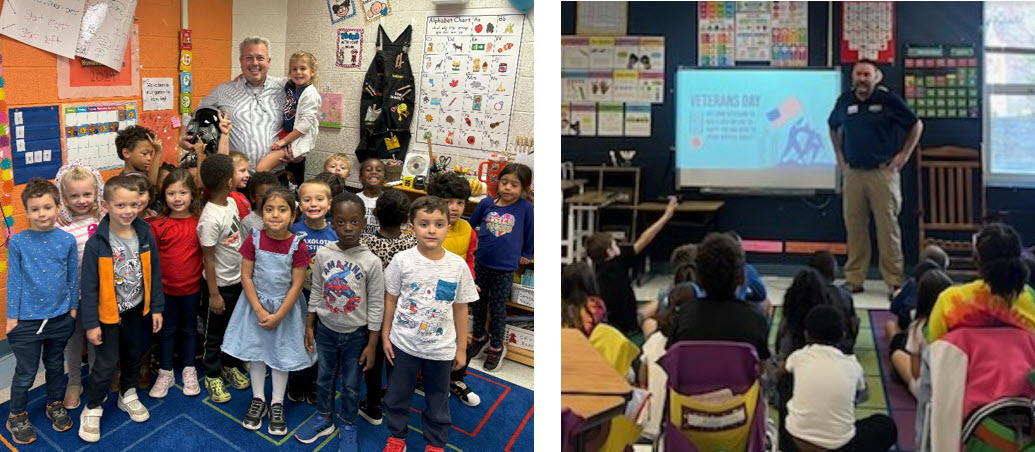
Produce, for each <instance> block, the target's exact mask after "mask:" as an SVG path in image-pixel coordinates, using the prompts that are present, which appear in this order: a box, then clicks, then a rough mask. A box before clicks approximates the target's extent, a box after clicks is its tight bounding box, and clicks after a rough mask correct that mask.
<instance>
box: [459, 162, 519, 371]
mask: <svg viewBox="0 0 1035 452" xmlns="http://www.w3.org/2000/svg"><path fill="white" fill-rule="evenodd" d="M531 186H532V169H531V168H529V167H527V166H525V165H522V164H520V163H510V164H508V165H507V166H504V167H503V170H502V171H500V178H499V188H497V193H496V194H497V197H496V198H491V197H486V198H485V199H483V200H482V201H481V202H479V203H478V207H475V208H474V212H473V213H471V220H470V221H471V227H476V228H477V227H479V226H480V228H479V229H478V250H477V251H475V254H474V259H475V264H474V274H475V275H476V276H477V280H476V281H477V283H478V288H479V289H481V294H480V298H479V299H478V302H477V303H475V304H474V306H473V310H474V331H473V332H472V334H471V343H470V345H468V347H467V359H472V358H474V357H475V356H477V355H478V353H480V352H481V351H482V348H484V347H485V345H486V344H488V345H489V349H488V350H487V351H486V353H485V364H484V366H483V368H484V369H485V370H487V371H489V372H492V371H495V370H496V369H498V368H499V366H500V363H501V362H502V361H503V357H505V356H507V348H506V347H504V345H503V332H504V327H505V326H506V324H505V317H506V315H507V299H508V298H510V288H511V285H512V284H513V282H514V270H517V268H518V265H520V264H527V263H529V262H531V259H532V251H533V249H534V248H533V246H532V225H533V224H534V223H533V221H532V202H531V201H529V200H528V199H526V198H525V196H526V195H527V194H528V193H529V192H530V189H531ZM487 317H488V318H489V321H490V323H489V331H486V330H485V321H486V318H487Z"/></svg>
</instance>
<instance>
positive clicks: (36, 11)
mask: <svg viewBox="0 0 1035 452" xmlns="http://www.w3.org/2000/svg"><path fill="white" fill-rule="evenodd" d="M47 3H49V4H51V5H52V6H53V7H44V6H43V2H39V1H36V0H4V3H3V12H2V13H0V33H2V34H4V35H6V36H10V37H11V38H13V39H14V40H16V41H21V42H24V43H26V44H28V45H30V46H33V47H36V48H38V49H41V50H45V51H47V52H51V53H55V54H58V55H60V56H63V57H65V58H72V57H74V56H75V50H76V39H77V38H78V34H79V27H80V24H81V23H82V21H83V0H78V1H76V0H53V1H50V2H47Z"/></svg>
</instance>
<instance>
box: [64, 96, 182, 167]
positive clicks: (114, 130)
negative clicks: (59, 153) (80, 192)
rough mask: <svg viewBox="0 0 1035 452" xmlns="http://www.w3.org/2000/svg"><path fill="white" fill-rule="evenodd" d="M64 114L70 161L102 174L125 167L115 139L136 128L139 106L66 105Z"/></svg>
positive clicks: (105, 104) (129, 104)
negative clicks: (123, 131)
mask: <svg viewBox="0 0 1035 452" xmlns="http://www.w3.org/2000/svg"><path fill="white" fill-rule="evenodd" d="M63 111H64V114H65V131H64V132H65V133H64V137H65V149H66V151H67V152H68V161H70V162H72V161H76V160H82V161H83V163H85V164H87V165H90V166H92V167H94V168H97V169H99V170H106V169H113V168H118V167H120V166H122V165H124V162H123V161H122V159H120V158H119V156H118V150H117V149H116V148H115V136H116V135H118V133H119V130H122V129H124V128H126V127H129V126H135V125H137V103H136V102H112V103H92V104H71V105H68V104H66V105H64V106H63ZM168 149H171V148H168ZM170 152H171V151H170Z"/></svg>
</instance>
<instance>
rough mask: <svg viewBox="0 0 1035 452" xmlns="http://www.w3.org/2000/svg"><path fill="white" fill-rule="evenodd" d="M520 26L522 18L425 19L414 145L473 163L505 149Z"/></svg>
mask: <svg viewBox="0 0 1035 452" xmlns="http://www.w3.org/2000/svg"><path fill="white" fill-rule="evenodd" d="M524 26H525V16H524V15H523V14H494V15H479V16H428V19H427V24H426V28H425V31H424V36H425V37H424V43H423V46H424V47H423V50H424V54H423V57H422V58H421V60H420V78H419V80H420V81H419V83H420V91H418V92H417V117H416V118H417V119H416V121H415V122H416V123H417V135H416V142H418V143H427V142H428V140H431V142H432V143H433V144H434V145H435V146H436V147H438V146H445V147H447V148H449V149H448V151H446V152H448V153H450V154H457V155H463V156H468V157H476V158H480V157H484V156H485V155H487V153H491V152H497V151H502V150H504V149H505V147H506V146H507V142H508V141H509V138H510V121H511V113H512V111H513V109H514V100H515V99H516V97H515V90H516V89H517V77H518V62H519V61H521V60H520V49H521V35H522V33H523V31H524ZM526 94H530V93H526Z"/></svg>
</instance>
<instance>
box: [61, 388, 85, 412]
mask: <svg viewBox="0 0 1035 452" xmlns="http://www.w3.org/2000/svg"><path fill="white" fill-rule="evenodd" d="M82 394H83V385H75V384H69V385H68V386H66V387H65V400H64V401H63V402H62V404H63V405H64V406H65V409H66V410H74V409H76V408H79V403H80V402H81V399H80V398H79V396H81V395H82Z"/></svg>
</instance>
